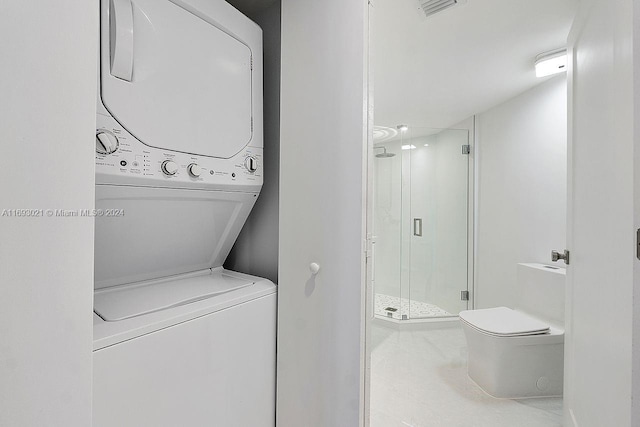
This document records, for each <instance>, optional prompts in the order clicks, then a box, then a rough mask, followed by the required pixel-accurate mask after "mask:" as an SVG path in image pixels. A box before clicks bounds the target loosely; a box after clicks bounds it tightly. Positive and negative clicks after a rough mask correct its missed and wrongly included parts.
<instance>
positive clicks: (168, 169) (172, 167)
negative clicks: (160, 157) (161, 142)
mask: <svg viewBox="0 0 640 427" xmlns="http://www.w3.org/2000/svg"><path fill="white" fill-rule="evenodd" d="M162 172H164V174H165V175H175V174H176V172H178V164H177V163H176V162H174V161H173V160H165V161H164V162H162Z"/></svg>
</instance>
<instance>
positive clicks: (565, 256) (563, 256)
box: [551, 249, 569, 265]
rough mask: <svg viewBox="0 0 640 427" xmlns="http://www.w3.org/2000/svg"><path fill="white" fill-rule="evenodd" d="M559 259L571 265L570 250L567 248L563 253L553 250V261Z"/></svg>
mask: <svg viewBox="0 0 640 427" xmlns="http://www.w3.org/2000/svg"><path fill="white" fill-rule="evenodd" d="M559 260H563V261H564V263H565V264H566V265H569V251H568V250H566V249H565V250H564V252H563V253H560V252H558V251H551V261H553V262H558V261H559Z"/></svg>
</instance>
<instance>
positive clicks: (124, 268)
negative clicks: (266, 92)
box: [93, 0, 276, 427]
mask: <svg viewBox="0 0 640 427" xmlns="http://www.w3.org/2000/svg"><path fill="white" fill-rule="evenodd" d="M100 15H101V18H100V23H101V24H100V25H101V30H100V54H99V55H100V66H99V96H98V115H97V135H96V151H97V154H96V208H97V209H98V210H99V212H101V213H102V215H101V216H98V217H96V222H95V242H96V243H95V299H94V394H93V413H94V415H93V418H94V420H93V421H94V426H96V427H102V426H109V427H115V426H117V427H124V426H224V427H233V426H243V427H244V426H252V427H260V426H265V427H266V426H273V425H274V424H275V421H274V417H275V344H276V287H275V285H274V284H273V283H271V282H270V281H268V280H266V279H262V278H259V277H253V276H249V275H246V274H241V273H237V272H233V271H228V270H225V269H224V268H223V267H222V265H223V263H224V261H225V258H226V257H227V255H228V254H229V251H230V250H231V247H232V246H233V243H234V241H235V240H236V238H237V236H238V234H239V232H240V230H241V228H242V226H243V224H244V222H245V220H246V219H247V216H248V215H249V212H250V211H251V209H252V207H253V205H254V203H255V201H256V199H257V197H258V194H259V192H260V189H261V187H262V182H263V181H262V180H263V171H264V169H263V168H264V165H263V162H262V158H263V157H262V147H263V141H262V32H261V30H260V28H259V27H258V26H257V25H256V24H254V23H253V22H251V21H250V20H249V19H247V18H246V17H245V16H244V15H242V14H241V13H240V12H238V11H237V10H236V9H234V8H233V7H231V6H230V5H229V4H227V3H226V2H224V1H223V0H135V2H133V1H132V0H101V1H100Z"/></svg>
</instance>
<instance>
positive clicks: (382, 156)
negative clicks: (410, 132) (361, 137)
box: [373, 147, 395, 159]
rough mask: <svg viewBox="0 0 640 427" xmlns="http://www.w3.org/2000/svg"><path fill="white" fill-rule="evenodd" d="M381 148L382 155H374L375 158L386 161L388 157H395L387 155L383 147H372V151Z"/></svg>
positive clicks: (392, 154)
mask: <svg viewBox="0 0 640 427" xmlns="http://www.w3.org/2000/svg"><path fill="white" fill-rule="evenodd" d="M381 148H382V153H379V154H376V157H377V158H379V159H388V158H389V157H393V156H395V153H387V149H386V148H385V147H373V149H374V150H379V149H381Z"/></svg>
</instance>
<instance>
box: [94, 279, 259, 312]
mask: <svg viewBox="0 0 640 427" xmlns="http://www.w3.org/2000/svg"><path fill="white" fill-rule="evenodd" d="M254 283H255V282H253V281H251V280H247V279H245V278H241V277H235V276H233V275H232V274H229V273H227V272H225V271H222V270H217V271H215V270H214V271H211V270H205V271H202V272H196V273H192V274H190V275H184V276H181V277H179V278H175V277H173V278H166V279H160V280H152V281H148V282H141V283H135V284H130V285H124V286H115V287H111V288H106V289H99V290H96V292H95V294H94V301H93V305H94V311H95V312H96V313H97V314H98V315H99V316H100V317H102V319H104V320H105V321H107V322H113V321H118V320H124V319H129V318H131V317H136V316H142V315H143V314H148V313H153V312H156V311H160V310H164V309H167V308H171V307H177V306H180V305H184V304H189V303H191V302H195V301H200V300H203V299H206V298H210V297H213V296H216V295H221V294H225V293H227V292H231V291H234V290H236V289H240V288H244V287H246V286H250V285H253V284H254Z"/></svg>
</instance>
